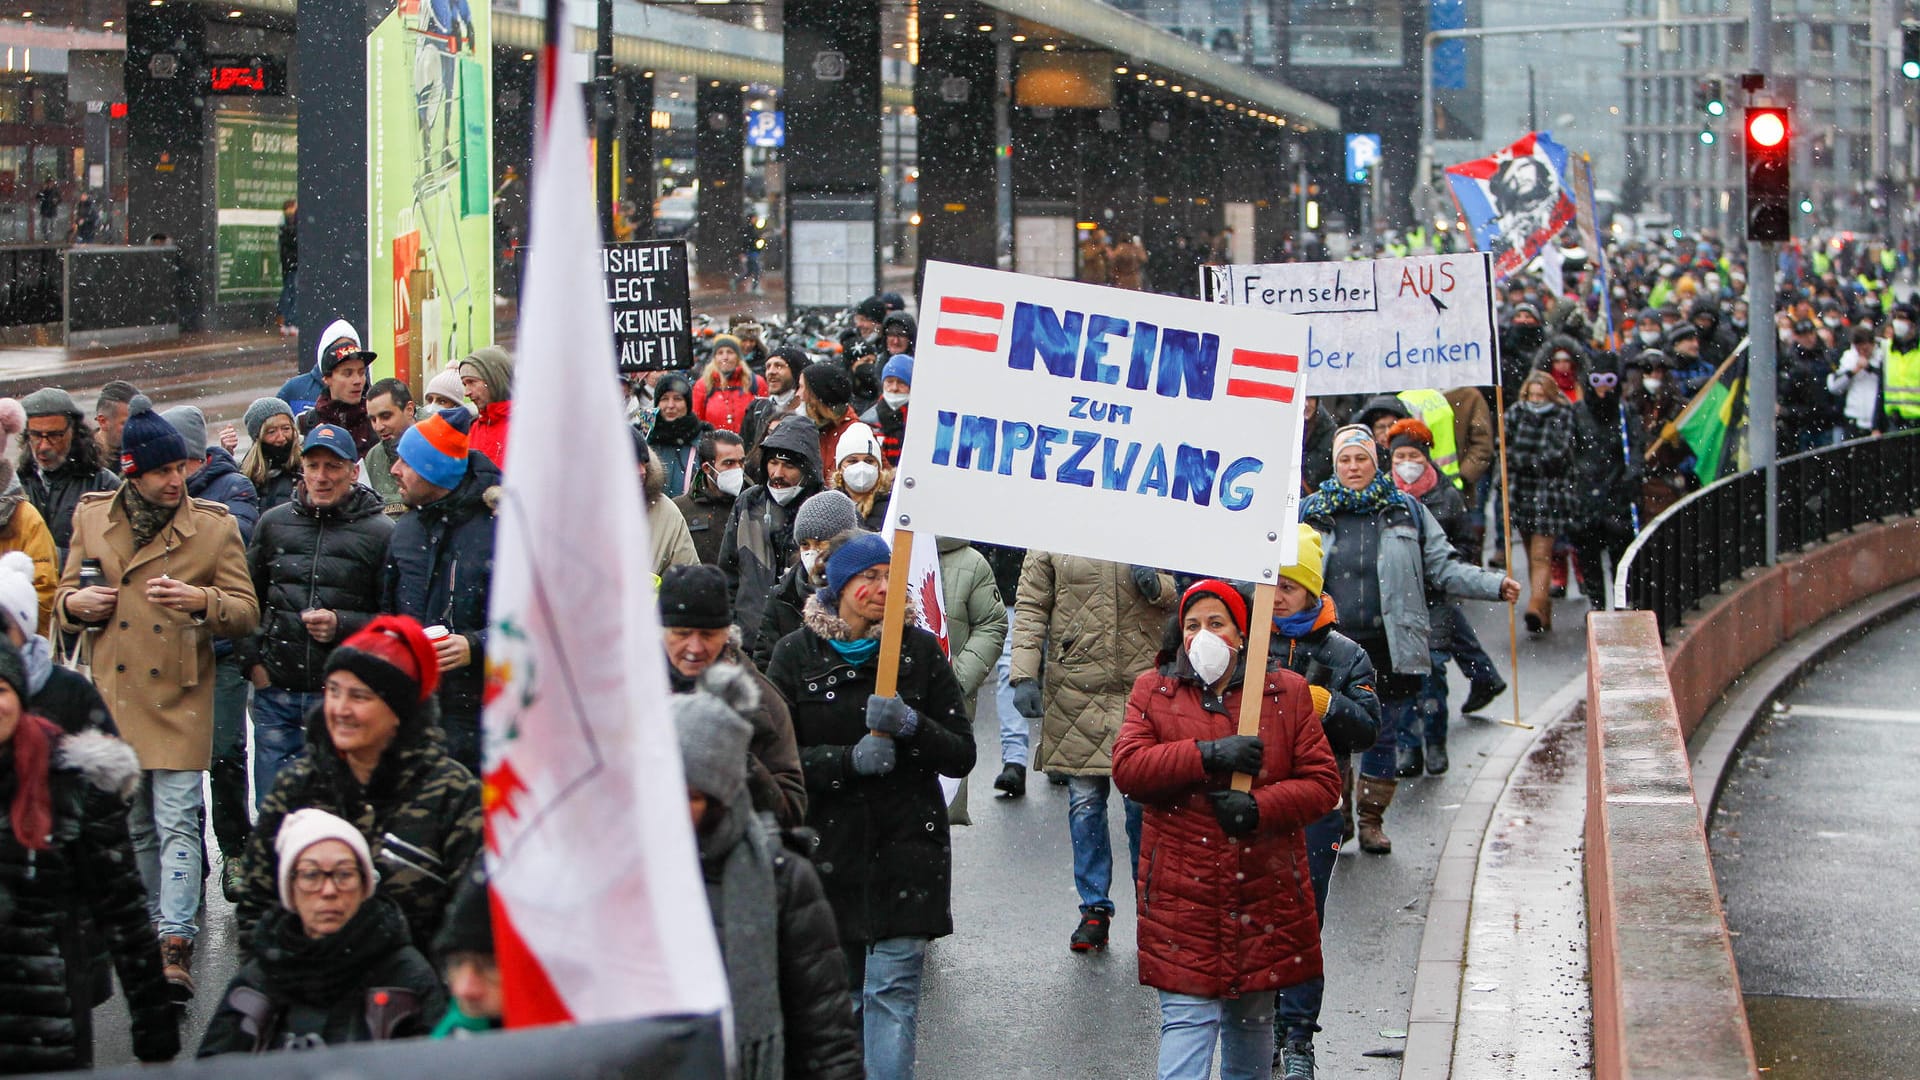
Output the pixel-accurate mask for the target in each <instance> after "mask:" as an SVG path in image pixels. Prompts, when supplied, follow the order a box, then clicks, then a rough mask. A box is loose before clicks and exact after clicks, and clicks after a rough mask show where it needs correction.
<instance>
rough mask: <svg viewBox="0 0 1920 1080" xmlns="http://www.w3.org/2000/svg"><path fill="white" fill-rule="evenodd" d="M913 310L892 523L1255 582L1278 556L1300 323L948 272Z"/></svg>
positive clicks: (1298, 410)
mask: <svg viewBox="0 0 1920 1080" xmlns="http://www.w3.org/2000/svg"><path fill="white" fill-rule="evenodd" d="M920 303H921V307H920V310H921V312H922V317H921V322H920V326H921V331H920V352H919V354H918V356H917V357H916V358H915V362H914V376H915V377H914V387H913V393H914V399H913V401H914V410H915V411H914V415H915V417H916V419H915V421H914V423H913V424H912V425H911V426H910V427H908V429H907V438H906V445H905V446H904V447H903V448H902V451H901V455H900V466H899V469H898V471H897V475H898V477H899V479H898V481H897V482H896V484H895V486H894V496H893V508H892V516H893V517H894V518H895V520H894V521H893V522H892V524H893V525H894V526H896V527H898V528H907V529H912V530H914V531H915V532H916V533H919V534H922V535H935V536H954V537H963V538H966V539H969V540H980V541H984V542H987V543H994V544H1005V545H1008V546H1011V547H1024V548H1029V549H1040V550H1045V551H1054V552H1061V553H1064V554H1070V555H1082V556H1086V557H1088V558H1094V559H1107V560H1111V561H1114V562H1133V563H1139V564H1141V565H1143V566H1158V567H1162V568H1164V569H1168V570H1176V571H1185V572H1189V573H1196V574H1206V575H1211V576H1216V577H1224V578H1232V579H1237V580H1242V581H1251V582H1254V583H1256V584H1271V583H1273V581H1274V580H1275V575H1276V571H1277V569H1278V568H1279V567H1280V566H1283V565H1285V564H1286V563H1288V562H1290V561H1292V560H1293V558H1294V557H1295V542H1296V541H1297V539H1298V537H1299V533H1298V530H1296V529H1295V528H1294V522H1295V521H1296V520H1297V518H1298V513H1297V511H1298V493H1299V491H1300V430H1301V425H1302V422H1303V419H1304V406H1305V401H1306V394H1308V393H1311V392H1313V391H1312V390H1310V389H1308V388H1307V387H1306V386H1304V385H1303V377H1304V376H1305V372H1304V370H1303V367H1302V364H1301V358H1302V356H1303V355H1304V354H1305V352H1306V345H1307V321H1306V320H1305V319H1302V318H1299V317H1297V316H1292V315H1283V314H1279V313H1276V312H1271V311H1262V310H1258V309H1232V308H1228V307H1225V306H1223V305H1219V304H1209V303H1204V302H1202V301H1198V300H1184V299H1180V298H1177V297H1170V296H1155V295H1152V294H1149V293H1139V292H1131V291H1127V290H1122V289H1110V288H1107V287H1105V286H1099V285H1083V284H1080V283H1078V282H1070V281H1055V280H1052V279H1049V278H1040V277H1033V276H1030V275H1025V274H1008V273H1002V272H1000V271H997V270H984V269H980V268H978V267H971V266H955V265H952V264H949V263H929V264H927V277H926V286H925V289H924V290H923V291H922V293H921V298H920ZM918 549H919V545H915V550H916V551H917V550H918Z"/></svg>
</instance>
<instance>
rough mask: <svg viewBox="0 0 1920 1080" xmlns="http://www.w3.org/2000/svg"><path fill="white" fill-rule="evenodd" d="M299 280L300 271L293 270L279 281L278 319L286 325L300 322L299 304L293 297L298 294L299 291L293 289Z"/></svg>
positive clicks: (295, 324) (296, 324)
mask: <svg viewBox="0 0 1920 1080" xmlns="http://www.w3.org/2000/svg"><path fill="white" fill-rule="evenodd" d="M299 280H300V271H298V270H295V271H294V272H292V273H290V274H288V275H287V276H286V278H285V279H284V280H282V281H281V283H280V304H279V312H280V321H281V322H283V323H286V324H287V325H288V326H298V325H299V324H300V315H299V304H298V303H297V301H296V299H295V298H296V297H297V296H298V295H299V293H298V292H296V291H295V289H296V283H297V282H298V281H299Z"/></svg>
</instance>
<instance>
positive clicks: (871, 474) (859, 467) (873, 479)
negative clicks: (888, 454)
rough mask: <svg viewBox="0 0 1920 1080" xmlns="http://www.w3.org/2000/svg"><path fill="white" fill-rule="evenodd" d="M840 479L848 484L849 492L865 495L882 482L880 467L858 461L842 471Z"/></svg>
mask: <svg viewBox="0 0 1920 1080" xmlns="http://www.w3.org/2000/svg"><path fill="white" fill-rule="evenodd" d="M840 479H842V480H845V481H846V482H847V488H848V490H850V491H857V492H859V493H860V494H862V495H865V494H866V493H867V492H869V491H872V490H873V486H874V485H875V484H878V483H879V482H880V466H878V465H868V464H866V463H865V462H858V461H856V462H854V463H853V464H852V465H848V466H846V467H844V468H842V469H841V470H840Z"/></svg>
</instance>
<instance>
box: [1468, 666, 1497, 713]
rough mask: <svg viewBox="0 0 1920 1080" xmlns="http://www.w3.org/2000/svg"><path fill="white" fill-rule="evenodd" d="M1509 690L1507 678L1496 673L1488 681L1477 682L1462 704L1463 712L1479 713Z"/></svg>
mask: <svg viewBox="0 0 1920 1080" xmlns="http://www.w3.org/2000/svg"><path fill="white" fill-rule="evenodd" d="M1506 692H1507V680H1505V679H1503V678H1501V677H1500V676H1498V675H1495V676H1494V677H1493V678H1492V679H1490V680H1488V681H1486V682H1476V683H1474V684H1473V689H1471V690H1469V691H1467V700H1466V702H1465V704H1463V705H1461V706H1460V711H1461V713H1463V714H1464V713H1477V712H1479V711H1480V710H1481V709H1484V708H1486V707H1487V706H1489V705H1491V704H1493V700H1494V699H1495V698H1497V697H1499V696H1500V695H1501V694H1504V693H1506Z"/></svg>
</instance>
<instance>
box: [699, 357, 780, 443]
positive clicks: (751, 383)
mask: <svg viewBox="0 0 1920 1080" xmlns="http://www.w3.org/2000/svg"><path fill="white" fill-rule="evenodd" d="M766 393H767V381H766V380H765V379H762V378H761V377H760V376H758V375H755V374H754V373H753V369H751V368H749V367H747V365H745V364H741V365H740V366H739V367H737V368H734V369H733V378H731V379H729V380H727V381H726V382H725V383H723V384H721V385H720V386H717V387H716V386H715V385H714V384H713V380H711V379H709V378H708V377H707V376H705V375H702V376H701V377H700V379H699V380H698V381H697V382H695V383H694V384H693V415H695V416H697V417H699V418H700V419H702V420H705V421H706V422H707V423H709V424H712V425H713V426H714V427H715V428H725V429H727V430H728V431H731V432H734V433H735V434H738V433H739V431H740V422H741V421H742V420H745V419H746V418H747V406H749V405H752V404H753V399H754V398H757V397H765V396H766Z"/></svg>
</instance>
